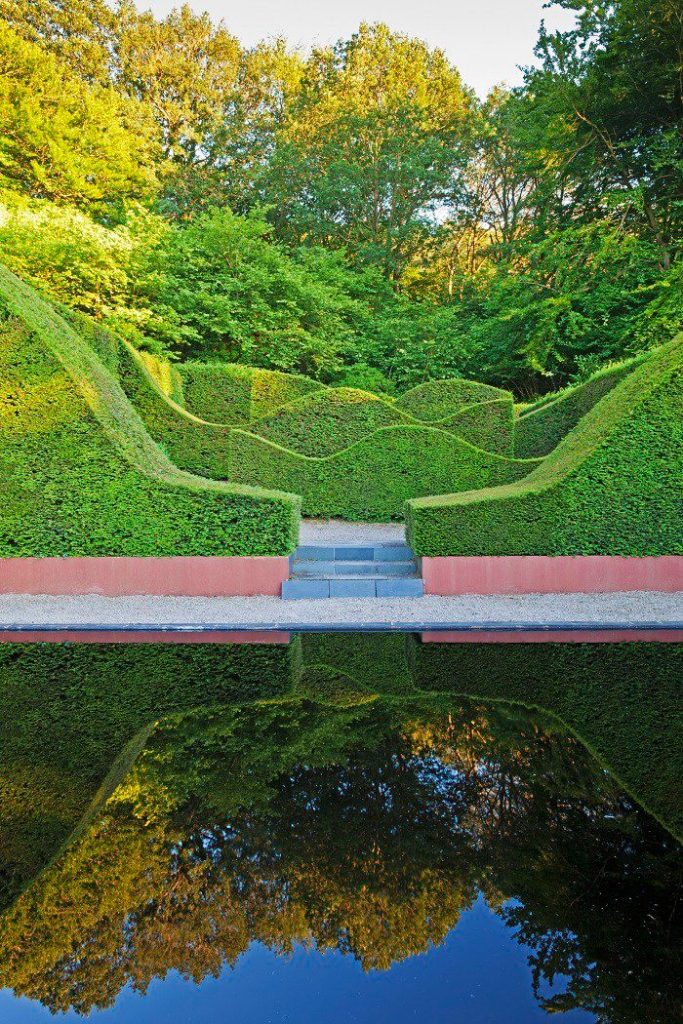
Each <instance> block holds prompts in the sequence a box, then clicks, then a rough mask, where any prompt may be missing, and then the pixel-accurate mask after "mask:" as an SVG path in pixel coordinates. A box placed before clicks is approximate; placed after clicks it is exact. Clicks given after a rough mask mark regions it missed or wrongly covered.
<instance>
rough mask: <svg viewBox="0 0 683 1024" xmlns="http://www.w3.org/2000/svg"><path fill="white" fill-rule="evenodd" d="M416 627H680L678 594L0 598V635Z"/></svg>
mask: <svg viewBox="0 0 683 1024" xmlns="http://www.w3.org/2000/svg"><path fill="white" fill-rule="evenodd" d="M378 622H384V623H393V624H396V623H405V624H407V625H410V624H413V623H414V624H416V625H417V624H419V625H420V626H421V627H423V628H428V627H429V626H430V625H438V624H443V623H459V622H463V623H464V622H471V623H478V624H482V625H486V624H487V623H492V622H495V623H499V624H500V623H509V624H516V625H526V624H528V625H530V626H533V625H542V624H545V625H547V624H553V625H561V624H565V623H584V622H585V623H587V624H593V623H601V624H610V623H613V624H617V623H618V624H622V625H623V624H626V623H633V624H638V623H643V622H648V623H654V622H656V623H661V624H662V625H664V626H666V625H668V624H672V623H682V622H683V594H680V593H679V594H661V593H653V592H642V593H637V592H636V593H633V592H631V593H623V594H621V593H618V594H530V595H529V594H527V595H519V596H514V597H502V596H500V597H478V596H475V595H471V596H467V597H433V596H428V597H423V598H416V599H412V598H399V599H396V598H394V599H382V598H344V599H341V598H332V599H325V600H304V601H281V600H280V599H279V598H276V597H230V598H221V597H149V596H138V597H102V596H100V595H97V594H86V595H79V596H69V597H48V596H42V595H41V596H31V595H26V594H15V595H11V594H9V595H2V596H0V630H1V629H2V628H3V626H4V627H7V626H10V625H35V626H36V627H45V626H47V625H91V626H95V625H98V626H99V625H101V626H107V625H112V626H113V625H122V624H126V625H150V626H169V625H192V624H196V625H198V624H201V625H204V626H207V625H211V626H216V625H223V626H242V627H249V628H256V627H259V626H260V627H264V626H270V627H271V628H272V627H274V626H278V627H282V628H285V629H286V628H287V627H288V626H293V625H297V624H307V625H309V626H310V625H324V624H330V623H335V624H341V623H343V624H345V625H347V626H348V627H351V628H353V627H356V626H357V627H358V628H359V629H362V628H363V626H364V625H365V624H368V623H378Z"/></svg>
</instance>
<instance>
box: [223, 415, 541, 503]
mask: <svg viewBox="0 0 683 1024" xmlns="http://www.w3.org/2000/svg"><path fill="white" fill-rule="evenodd" d="M234 442H235V448H234V452H233V461H232V469H231V478H232V479H234V480H239V481H241V482H242V483H255V482H256V481H260V483H261V485H262V486H265V487H268V486H271V485H274V484H275V483H276V482H277V484H278V486H280V487H286V488H287V489H288V490H292V491H293V492H294V493H296V494H300V495H301V501H302V511H303V514H304V515H307V516H341V517H342V518H344V519H350V520H360V521H363V520H366V519H369V520H378V519H379V520H382V519H402V518H403V515H404V505H405V502H406V500H407V499H408V498H411V497H415V496H416V495H420V494H433V493H435V492H436V491H439V490H443V489H444V487H448V488H453V487H460V488H463V489H467V488H472V487H476V486H481V485H482V484H485V485H493V484H500V483H504V482H509V481H511V480H517V479H519V478H520V477H521V476H524V475H525V474H526V473H528V472H529V469H530V468H531V467H533V466H535V465H537V464H538V462H537V461H534V460H527V461H520V460H517V459H510V458H505V457H504V456H500V455H495V454H492V453H490V452H485V451H482V450H481V449H480V448H475V447H473V446H472V445H471V444H468V443H467V442H466V441H463V440H461V439H460V438H459V437H457V436H454V435H451V434H449V433H447V432H446V431H444V430H437V429H434V428H432V427H429V426H426V425H424V426H415V425H410V426H393V427H383V428H381V429H379V430H376V431H375V432H374V433H373V434H371V435H369V436H368V437H365V438H363V439H362V440H360V441H357V442H356V443H355V444H353V445H351V447H349V448H345V449H344V450H343V451H340V452H337V453H335V454H333V455H328V456H326V457H324V458H308V457H306V456H304V455H298V454H297V453H295V452H291V451H288V450H287V449H285V448H281V447H279V446H277V445H275V444H273V443H272V442H269V441H265V440H264V439H263V438H260V437H257V436H256V435H255V434H251V433H247V432H246V431H241V430H235V431H234Z"/></svg>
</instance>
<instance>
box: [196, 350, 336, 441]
mask: <svg viewBox="0 0 683 1024" xmlns="http://www.w3.org/2000/svg"><path fill="white" fill-rule="evenodd" d="M177 369H178V372H179V374H180V377H181V380H182V389H183V396H184V400H185V405H186V407H187V409H188V410H189V411H190V412H192V413H194V414H195V416H200V417H201V418H202V419H203V420H209V421H210V422H212V423H234V424H240V425H243V426H244V425H246V424H247V423H250V422H251V421H252V420H255V419H259V418H260V417H261V416H268V415H270V414H271V413H272V412H274V411H275V410H276V409H279V408H280V406H282V405H286V404H287V403H288V402H293V401H295V400H296V399H297V398H301V396H302V395H306V394H310V393H311V392H313V391H320V390H321V389H322V388H323V387H324V385H323V384H320V383H318V381H315V380H311V378H310V377H303V376H301V375H300V374H296V373H279V372H278V371H276V370H261V369H258V368H257V367H252V366H240V365H239V364H236V363H181V364H179V365H178V368H177Z"/></svg>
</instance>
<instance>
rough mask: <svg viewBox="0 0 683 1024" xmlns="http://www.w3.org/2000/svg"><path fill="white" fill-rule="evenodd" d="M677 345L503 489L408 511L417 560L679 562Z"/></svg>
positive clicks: (682, 465) (681, 418) (681, 373)
mask: <svg viewBox="0 0 683 1024" xmlns="http://www.w3.org/2000/svg"><path fill="white" fill-rule="evenodd" d="M681 451H683V335H679V337H678V338H676V339H675V340H674V341H673V342H671V343H669V344H668V345H665V346H662V348H660V349H658V350H656V351H655V352H653V353H652V354H651V355H650V356H649V358H647V359H646V360H644V361H643V362H642V363H640V364H639V365H638V366H636V368H635V369H634V370H633V372H632V373H630V374H629V375H628V376H627V377H626V378H625V379H623V380H622V381H621V382H620V383H619V384H617V385H616V386H615V387H614V388H613V389H612V390H611V391H610V392H609V393H608V394H607V395H606V396H605V397H604V398H602V399H601V400H600V401H599V402H597V404H596V405H595V406H593V408H592V409H591V410H590V412H588V413H587V414H586V415H585V416H584V417H583V418H582V419H581V420H580V422H579V424H578V425H577V426H576V427H575V428H574V430H572V431H571V432H570V433H569V434H568V435H567V437H566V438H565V439H564V440H563V441H562V442H560V444H559V445H558V447H557V448H555V450H554V451H553V452H552V453H551V454H550V455H549V456H547V458H545V459H544V460H543V461H542V462H541V463H540V465H539V466H538V467H537V468H536V469H535V470H534V471H533V472H532V473H530V474H529V475H528V476H527V477H525V478H524V479H523V480H519V481H518V482H516V483H513V484H511V485H509V486H503V487H496V488H492V489H488V490H478V491H469V492H466V493H460V494H443V495H439V496H433V497H430V498H420V499H416V500H414V501H410V502H409V503H408V506H407V509H408V514H407V518H408V536H409V538H410V543H411V545H412V546H413V548H414V550H415V551H416V552H417V553H418V554H420V555H582V554H583V555H593V554H596V555H597V554H609V555H672V554H683V531H682V529H681V522H682V521H683V501H682V498H681V495H682V494H683V461H682V460H681Z"/></svg>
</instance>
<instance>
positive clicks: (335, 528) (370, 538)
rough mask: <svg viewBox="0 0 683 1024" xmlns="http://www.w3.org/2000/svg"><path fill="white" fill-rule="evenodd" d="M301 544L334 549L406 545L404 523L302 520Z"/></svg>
mask: <svg viewBox="0 0 683 1024" xmlns="http://www.w3.org/2000/svg"><path fill="white" fill-rule="evenodd" d="M299 544H318V545H321V546H328V547H333V546H335V545H339V546H342V545H344V544H347V545H351V546H358V547H360V546H361V545H365V544H368V545H370V544H372V545H375V546H378V545H381V544H405V526H404V524H403V523H347V522H344V521H342V520H341V519H302V520H301V527H300V530H299Z"/></svg>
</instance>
